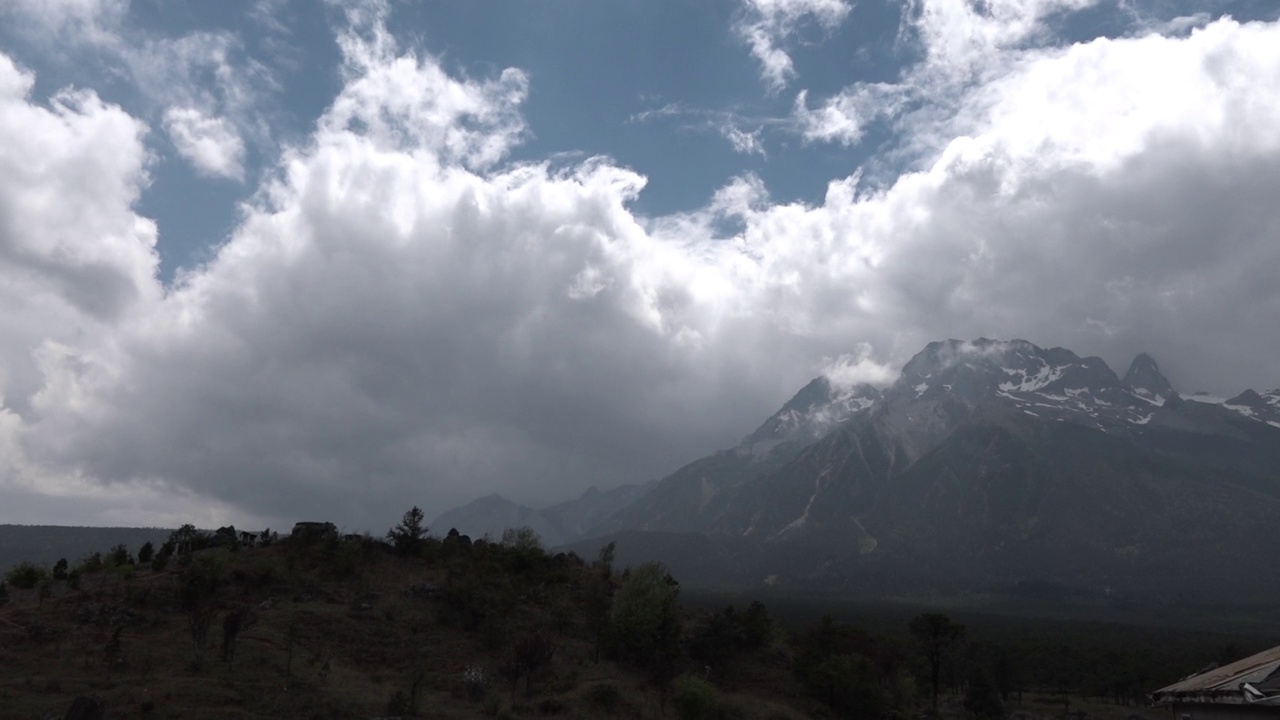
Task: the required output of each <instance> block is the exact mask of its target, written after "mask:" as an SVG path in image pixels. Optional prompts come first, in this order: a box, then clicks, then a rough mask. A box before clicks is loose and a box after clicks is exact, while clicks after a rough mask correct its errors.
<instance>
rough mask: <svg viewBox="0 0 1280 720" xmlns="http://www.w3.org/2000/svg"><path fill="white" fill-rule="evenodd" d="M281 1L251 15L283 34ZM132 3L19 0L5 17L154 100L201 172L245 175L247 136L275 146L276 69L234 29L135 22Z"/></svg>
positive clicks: (54, 50)
mask: <svg viewBox="0 0 1280 720" xmlns="http://www.w3.org/2000/svg"><path fill="white" fill-rule="evenodd" d="M278 5H279V4H278V3H275V2H261V3H258V4H256V5H255V6H254V7H253V8H252V9H251V10H250V14H251V15H253V16H254V17H255V18H257V19H258V20H259V22H266V21H267V20H268V19H271V23H269V26H270V28H271V30H272V32H274V33H275V34H276V35H280V34H282V33H283V30H284V29H283V28H282V27H280V25H279V22H278V21H275V20H274V19H272V15H273V13H275V12H278V10H279V8H278ZM128 10H129V2H128V0H51V1H50V2H43V0H17V2H16V3H14V4H10V5H9V6H7V7H4V8H0V17H5V16H6V14H7V16H8V17H9V18H11V19H13V20H14V21H16V22H20V23H22V24H23V25H24V27H25V28H26V32H25V33H24V35H25V36H26V37H28V38H30V39H32V40H34V41H35V42H36V43H37V44H41V45H43V46H44V47H45V53H46V56H48V57H54V58H57V59H58V62H66V61H67V58H69V57H72V56H75V57H77V58H78V61H79V62H82V63H93V64H96V65H100V66H103V67H106V68H109V72H110V74H111V75H113V76H115V77H116V78H121V79H125V80H126V81H127V82H128V83H129V84H130V85H131V86H132V87H133V89H134V90H136V91H137V92H138V93H139V94H140V95H141V96H142V97H143V98H146V100H147V104H148V105H149V106H150V107H149V108H146V109H145V110H144V113H143V114H144V115H146V116H151V117H153V118H154V121H155V122H156V124H158V125H162V126H163V127H164V128H165V130H166V132H167V133H168V134H169V138H170V140H171V141H172V143H173V147H174V149H176V150H177V152H178V155H179V156H180V157H181V158H183V159H184V160H186V161H187V162H189V163H191V165H192V167H193V168H194V169H195V170H196V172H197V173H199V174H200V175H204V176H207V177H217V178H230V179H236V180H242V179H243V177H244V163H245V153H246V142H245V141H246V139H249V140H251V141H256V142H258V143H259V144H266V143H267V142H268V141H269V139H270V132H271V131H270V128H269V127H268V126H267V125H266V123H265V122H264V121H263V119H262V118H263V113H262V107H261V105H262V103H263V101H264V99H265V98H266V97H269V96H270V94H271V93H272V92H274V91H275V90H276V89H278V82H277V80H276V78H275V76H274V74H273V73H272V71H271V70H270V69H269V68H268V67H267V66H266V65H264V64H263V63H261V62H259V61H258V60H256V59H253V58H250V57H248V54H247V53H246V52H245V48H244V45H243V42H242V40H241V38H240V37H239V36H238V35H236V34H235V33H233V32H231V31H228V30H218V31H196V32H190V33H186V34H182V35H177V36H173V37H167V36H163V35H159V34H152V33H147V32H143V31H140V30H139V29H137V28H135V27H133V26H132V25H130V24H129V23H127V22H126V21H125V20H126V16H127V14H128Z"/></svg>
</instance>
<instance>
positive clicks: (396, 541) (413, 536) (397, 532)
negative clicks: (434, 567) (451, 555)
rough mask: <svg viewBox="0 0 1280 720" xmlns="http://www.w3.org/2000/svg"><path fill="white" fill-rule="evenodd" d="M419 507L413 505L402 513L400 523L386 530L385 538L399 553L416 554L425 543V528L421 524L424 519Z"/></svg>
mask: <svg viewBox="0 0 1280 720" xmlns="http://www.w3.org/2000/svg"><path fill="white" fill-rule="evenodd" d="M425 517H426V516H425V515H424V514H423V512H422V510H421V508H419V507H418V506H417V505H414V506H413V507H412V508H410V509H409V511H408V512H406V513H405V514H404V517H403V518H401V520H400V523H399V524H398V525H396V526H395V527H393V528H391V529H390V530H388V531H387V539H388V540H390V541H391V544H392V545H394V546H395V548H396V552H398V553H400V554H401V555H417V554H419V553H420V552H422V548H423V547H424V546H425V545H426V538H427V528H426V526H424V525H423V524H422V522H423V520H424V519H425Z"/></svg>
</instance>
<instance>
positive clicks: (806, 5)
mask: <svg viewBox="0 0 1280 720" xmlns="http://www.w3.org/2000/svg"><path fill="white" fill-rule="evenodd" d="M852 9H853V5H851V4H850V3H848V2H846V0H743V9H742V16H741V17H740V18H739V19H738V21H737V22H736V23H735V24H734V31H735V32H737V34H738V36H739V37H741V38H742V39H743V41H745V42H746V43H747V45H748V46H749V47H750V48H751V54H752V56H754V57H755V58H756V60H758V61H759V62H760V75H761V78H762V79H763V80H764V82H765V85H766V86H767V87H768V88H769V90H770V91H773V92H777V91H779V90H782V89H783V88H785V87H786V86H787V83H788V82H790V81H791V79H792V78H794V77H795V74H796V71H795V66H794V64H793V63H792V61H791V56H790V55H788V54H787V51H786V49H785V46H786V44H787V42H788V41H789V40H790V39H791V38H792V37H793V36H794V35H795V34H796V33H797V32H798V31H799V29H800V27H801V24H802V23H803V22H805V21H812V22H814V23H816V24H817V25H818V27H820V28H821V29H822V30H824V31H828V32H829V31H831V30H834V29H836V28H837V27H839V26H840V24H841V23H843V22H844V19H845V18H846V17H847V16H848V15H849V12H850V11H851V10H852Z"/></svg>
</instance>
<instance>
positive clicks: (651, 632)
mask: <svg viewBox="0 0 1280 720" xmlns="http://www.w3.org/2000/svg"><path fill="white" fill-rule="evenodd" d="M624 577H625V579H624V580H623V582H622V587H620V588H618V592H617V593H615V594H614V596H613V607H612V609H611V610H610V611H609V630H610V635H611V639H612V641H613V647H614V650H615V651H616V652H617V654H618V656H619V658H620V659H622V660H623V661H624V662H628V663H630V664H632V665H635V666H637V667H639V668H642V669H643V670H644V671H645V672H646V674H647V675H648V676H649V680H650V681H651V682H653V683H654V684H655V685H657V686H658V688H659V689H660V691H661V693H662V698H663V699H664V700H665V698H666V689H667V686H668V685H670V684H671V681H672V680H673V679H674V678H675V668H676V660H677V659H678V658H679V657H680V617H679V612H678V609H677V607H676V601H677V599H678V598H679V596H680V584H679V583H677V582H676V581H675V579H674V578H672V577H671V574H670V573H668V572H667V570H666V568H664V567H663V566H662V564H661V563H656V562H651V563H645V564H643V565H641V566H640V567H638V568H636V569H635V570H633V571H631V572H630V574H628V575H625V576H624Z"/></svg>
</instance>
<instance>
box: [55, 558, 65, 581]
mask: <svg viewBox="0 0 1280 720" xmlns="http://www.w3.org/2000/svg"><path fill="white" fill-rule="evenodd" d="M53 579H54V580H66V579H67V559H66V558H58V562H56V563H54V564H53Z"/></svg>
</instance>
